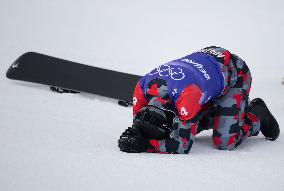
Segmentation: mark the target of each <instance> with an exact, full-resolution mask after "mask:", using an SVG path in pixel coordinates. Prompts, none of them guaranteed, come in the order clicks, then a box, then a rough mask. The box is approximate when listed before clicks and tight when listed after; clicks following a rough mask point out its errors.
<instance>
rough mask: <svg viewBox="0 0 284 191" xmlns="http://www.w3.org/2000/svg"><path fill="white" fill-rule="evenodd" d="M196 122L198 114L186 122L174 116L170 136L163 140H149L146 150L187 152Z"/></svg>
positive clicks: (166, 152)
mask: <svg viewBox="0 0 284 191" xmlns="http://www.w3.org/2000/svg"><path fill="white" fill-rule="evenodd" d="M197 124H198V115H196V116H195V117H194V118H192V119H191V120H189V121H187V122H186V121H181V120H180V119H179V117H176V118H175V119H174V120H173V130H172V132H171V134H170V137H169V138H167V139H164V140H155V139H151V140H149V148H148V150H147V152H157V153H165V154H188V153H189V151H190V149H191V146H192V144H193V140H194V136H195V135H196V131H197Z"/></svg>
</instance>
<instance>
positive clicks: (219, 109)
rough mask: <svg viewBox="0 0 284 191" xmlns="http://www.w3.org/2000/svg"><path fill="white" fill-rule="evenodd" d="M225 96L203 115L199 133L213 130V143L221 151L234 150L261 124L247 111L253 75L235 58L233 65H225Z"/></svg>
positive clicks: (206, 109)
mask: <svg viewBox="0 0 284 191" xmlns="http://www.w3.org/2000/svg"><path fill="white" fill-rule="evenodd" d="M222 70H223V73H224V76H225V79H226V93H225V94H224V95H223V96H222V97H220V98H219V99H217V100H214V101H211V102H209V103H208V104H207V108H206V106H204V107H203V110H202V111H201V112H200V120H199V124H198V132H200V131H202V130H205V129H213V135H212V139H213V143H214V145H215V146H216V147H217V148H218V149H222V150H232V149H234V148H236V147H237V146H238V145H240V144H241V142H242V141H243V140H245V139H246V138H247V137H249V136H253V135H257V134H258V132H259V130H260V122H259V120H258V119H257V118H256V116H255V115H253V114H252V113H249V112H248V111H247V106H248V104H249V92H250V87H251V79H252V78H251V74H250V71H249V68H248V67H247V65H246V63H245V62H244V61H243V60H242V59H240V58H239V57H237V56H236V55H232V62H229V63H228V65H227V66H222Z"/></svg>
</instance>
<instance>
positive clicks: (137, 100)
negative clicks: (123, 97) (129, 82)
mask: <svg viewBox="0 0 284 191" xmlns="http://www.w3.org/2000/svg"><path fill="white" fill-rule="evenodd" d="M146 105H147V100H146V99H145V97H144V94H143V91H142V88H141V85H140V81H138V82H137V84H136V87H135V89H134V93H133V116H134V115H136V113H137V112H138V111H139V110H140V109H141V108H142V107H145V106H146Z"/></svg>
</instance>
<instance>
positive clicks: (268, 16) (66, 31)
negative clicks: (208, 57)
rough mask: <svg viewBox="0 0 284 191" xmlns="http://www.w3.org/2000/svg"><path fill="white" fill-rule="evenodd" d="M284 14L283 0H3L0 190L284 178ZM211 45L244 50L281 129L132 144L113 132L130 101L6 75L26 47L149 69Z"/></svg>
mask: <svg viewBox="0 0 284 191" xmlns="http://www.w3.org/2000/svg"><path fill="white" fill-rule="evenodd" d="M283 23H284V13H283V1H281V0H279V1H277V0H275V1H272V0H270V1H268V0H267V1H263V0H257V1H256V0H255V1H253V0H251V1H249V0H247V1H246V0H239V1H225V0H220V1H219V0H215V1H210V0H200V1H198V2H197V1H194V2H193V1H182V0H178V1H166V0H164V1H162V0H157V1H150V0H144V1H133V0H132V1H130V0H129V1H126V0H119V1H114V0H113V1H111V0H105V1H98V0H97V1H95V0H93V1H92V0H82V1H67V0H58V1H54V0H50V1H43V0H25V1H20V0H19V1H16V0H1V2H0V55H1V56H0V62H1V64H0V71H1V75H0V89H1V93H0V191H22V190H25V191H31V190H37V191H38V190H43V191H55V190H56V191H65V190H66V191H67V190H68V191H73V190H74V191H75V190H76V191H78V190H84V191H88V190H123V191H127V190H135V191H139V190H164V191H167V190H169V191H170V190H171V191H172V190H188V191H191V190H192V191H193V190H202V191H205V190H218V191H220V190H269V191H271V190H277V191H278V190H284V181H283V178H284V152H283V147H284V136H283V131H284V129H283V125H284V119H283V116H284V99H283V95H284V86H283V85H281V80H282V78H283V76H284V65H283V63H281V62H282V57H283V56H282V55H283V44H284V38H283V34H284V25H283ZM209 45H218V46H223V47H225V48H227V49H229V50H231V52H233V53H236V54H238V55H240V56H241V57H242V58H243V59H244V60H246V62H247V64H248V65H249V66H250V68H251V71H252V74H253V87H252V93H251V97H252V98H254V97H262V98H263V99H264V100H265V101H266V102H267V104H268V105H269V107H270V108H271V110H272V112H273V113H274V114H275V117H276V118H277V119H278V121H279V124H280V126H281V130H282V134H281V135H280V137H279V139H278V140H277V141H275V142H270V141H266V140H265V139H264V137H263V136H262V135H259V136H258V137H255V138H249V139H248V140H247V141H246V142H245V143H244V144H242V145H241V146H240V147H239V148H238V149H236V150H235V151H219V150H216V149H214V148H213V147H212V144H211V133H212V132H211V131H207V132H203V133H201V134H200V135H198V136H197V138H196V141H195V143H194V145H193V147H192V150H191V152H190V154H189V155H160V154H126V153H122V152H120V151H119V150H118V147H117V139H118V137H119V136H120V134H121V132H122V131H123V130H124V129H125V128H126V127H127V126H129V125H131V115H132V114H131V111H132V109H131V108H124V107H120V106H118V105H117V104H116V101H115V100H112V99H107V98H103V97H99V96H95V95H90V94H80V95H67V94H63V95H61V94H55V93H52V92H50V91H49V89H48V87H46V86H41V85H37V84H31V83H23V82H15V81H11V80H8V79H6V77H5V73H6V70H7V69H8V67H9V66H10V65H11V63H12V62H13V61H14V60H15V59H16V58H17V57H18V56H19V55H20V54H22V53H24V52H26V51H37V52H41V53H45V54H49V55H53V56H57V57H60V58H65V59H68V60H73V61H77V62H81V63H85V64H89V65H95V66H99V67H104V68H108V69H114V70H119V71H126V72H130V73H135V74H139V75H143V74H144V73H146V72H148V71H149V70H150V69H152V68H153V67H155V66H157V65H159V64H161V63H164V62H166V61H170V60H172V59H175V58H178V57H181V56H184V55H186V54H188V53H191V52H192V51H195V50H197V49H200V48H203V47H205V46H209ZM102 80H103V79H102Z"/></svg>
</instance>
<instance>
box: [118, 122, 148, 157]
mask: <svg viewBox="0 0 284 191" xmlns="http://www.w3.org/2000/svg"><path fill="white" fill-rule="evenodd" d="M148 144H149V143H148V140H147V139H145V138H143V137H142V135H141V133H140V132H139V130H137V129H135V128H134V127H128V128H127V129H126V130H125V131H124V132H123V133H122V135H121V136H120V138H119V140H118V147H119V148H120V150H121V151H123V152H127V153H141V152H145V151H146V150H147V148H148Z"/></svg>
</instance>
